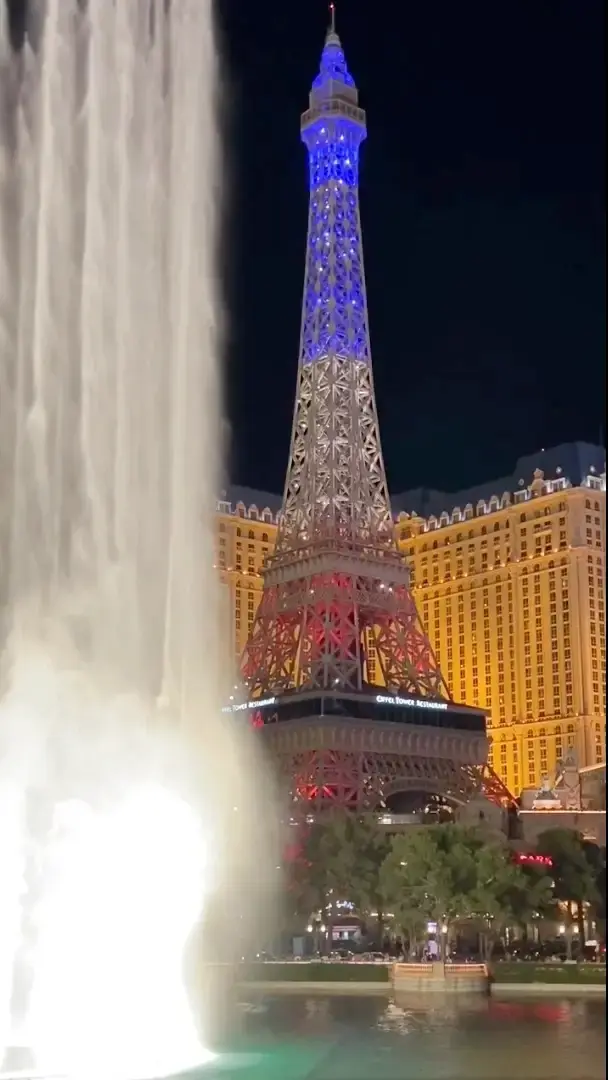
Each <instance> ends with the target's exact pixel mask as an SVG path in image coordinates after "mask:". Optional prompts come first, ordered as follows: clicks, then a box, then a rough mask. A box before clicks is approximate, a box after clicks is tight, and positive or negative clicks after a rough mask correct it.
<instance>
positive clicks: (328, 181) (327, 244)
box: [300, 30, 371, 364]
mask: <svg viewBox="0 0 608 1080" xmlns="http://www.w3.org/2000/svg"><path fill="white" fill-rule="evenodd" d="M358 98H359V95H358V92H357V89H356V87H355V83H354V80H353V78H352V75H350V73H349V71H348V68H347V65H346V59H345V57H344V52H343V50H342V46H341V44H340V39H339V38H338V36H337V34H336V33H335V31H333V30H332V31H330V32H329V34H328V35H327V39H326V42H325V48H324V49H323V53H322V56H321V69H320V71H319V74H318V75H317V77H316V79H315V80H314V83H313V86H312V90H311V93H310V107H309V109H308V110H307V112H305V113H304V115H303V117H302V125H301V129H302V141H303V142H304V143H305V145H306V147H307V149H308V158H309V179H310V210H309V219H308V245H307V253H306V277H305V285H304V304H303V320H302V335H301V346H300V363H301V364H310V363H314V362H315V361H316V360H319V359H321V358H323V357H325V356H328V355H331V354H332V353H335V354H336V355H338V356H342V357H344V359H345V360H348V359H349V358H352V359H356V360H359V361H362V362H364V363H366V364H369V363H370V360H371V356H370V346H369V329H368V319H367V302H366V296H365V275H364V271H363V247H362V242H361V222H360V217H359V187H358V185H359V152H360V148H361V143H362V142H363V140H364V139H365V136H366V134H367V132H366V127H365V113H364V111H363V109H360V108H359V106H358Z"/></svg>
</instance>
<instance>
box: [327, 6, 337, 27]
mask: <svg viewBox="0 0 608 1080" xmlns="http://www.w3.org/2000/svg"><path fill="white" fill-rule="evenodd" d="M329 32H330V34H335V32H336V5H335V4H330V5H329Z"/></svg>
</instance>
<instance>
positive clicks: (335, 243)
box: [243, 17, 487, 807]
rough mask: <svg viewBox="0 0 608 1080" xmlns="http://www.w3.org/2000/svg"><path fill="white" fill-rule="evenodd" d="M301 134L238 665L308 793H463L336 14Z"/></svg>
mask: <svg viewBox="0 0 608 1080" xmlns="http://www.w3.org/2000/svg"><path fill="white" fill-rule="evenodd" d="M301 132H302V140H303V142H304V144H305V146H306V148H307V151H308V166H309V183H310V204H309V215H308V236H307V243H306V267H305V279H304V297H303V309H302V325H301V334H300V351H299V358H298V375H297V391H296V402H295V410H294V419H293V428H292V436H291V448H290V455H289V463H288V468H287V477H286V482H285V492H284V497H283V507H282V514H281V519H280V524H279V530H278V537H277V544H276V549H275V552H274V555H273V557H272V558H271V559H269V560H268V563H267V566H266V569H265V571H264V592H263V597H262V600H261V603H260V606H259V608H258V612H257V616H256V620H255V623H254V626H253V628H252V632H251V636H250V640H249V642H248V645H247V648H246V650H245V655H244V658H243V676H244V679H245V681H246V683H247V685H248V687H249V692H250V696H251V697H252V698H256V699H260V700H261V699H268V698H269V697H275V698H276V699H277V701H278V702H279V704H278V705H277V708H276V709H270V711H269V710H268V709H266V710H260V711H259V713H258V714H257V722H258V723H259V724H260V725H261V726H263V728H264V735H265V737H266V738H268V739H269V740H270V742H271V743H272V748H273V751H274V753H275V755H277V756H278V757H279V759H280V761H281V763H282V765H283V767H284V769H285V771H286V772H287V773H289V774H290V775H291V777H292V782H293V785H294V788H295V789H296V790H297V792H299V793H300V794H304V795H306V797H307V798H308V799H311V800H313V801H314V802H316V803H322V804H323V805H327V804H330V803H332V802H338V803H339V804H342V805H349V806H355V807H364V806H373V805H375V804H379V805H382V804H383V801H384V799H385V797H386V796H387V794H388V792H389V789H392V788H394V785H395V784H397V786H398V787H399V788H400V789H402V788H404V787H405V788H408V787H412V786H414V787H416V789H418V788H420V787H422V790H426V791H428V792H430V791H442V792H446V791H452V790H453V791H454V792H458V794H459V797H460V798H463V797H468V795H469V794H471V793H472V792H473V791H474V790H477V788H478V787H479V786H480V784H481V773H482V767H483V764H484V762H485V760H486V754H487V742H486V738H485V724H484V716H483V713H480V712H479V711H476V710H471V709H467V708H466V707H462V706H455V705H454V704H453V703H452V702H451V701H450V699H449V693H448V690H447V686H446V684H445V682H444V680H443V678H442V675H441V672H440V670H439V667H438V664H437V660H436V658H435V656H434V654H433V651H432V649H431V646H430V643H429V640H428V637H427V636H426V634H425V632H424V630H423V628H422V625H421V622H420V619H419V617H418V613H417V611H416V606H415V604H414V601H413V599H412V595H411V592H410V588H409V574H408V568H407V565H406V563H405V561H404V559H403V558H402V556H401V554H400V553H399V551H398V549H397V545H396V540H395V533H394V526H393V519H392V514H391V508H390V501H389V496H388V490H387V484H386V475H385V471H384V462H383V458H382V450H381V445H380V434H379V427H378V415H377V410H376V401H375V395H374V383H373V376H372V364H371V348H370V337H369V319H368V311H367V299H366V290H365V274H364V268H363V244H362V237H361V221H360V213H359V187H358V184H359V161H360V149H361V144H362V142H363V140H364V139H365V136H366V121H365V113H364V111H363V110H362V109H361V108H360V107H359V95H358V92H357V88H356V86H355V83H354V81H353V78H352V76H351V74H350V72H349V70H348V67H347V64H346V59H345V56H344V52H343V50H342V46H341V43H340V39H339V37H338V35H337V34H336V32H335V26H334V24H333V17H332V26H331V27H330V30H329V32H328V34H327V37H326V39H325V47H324V49H323V52H322V56H321V64H320V71H319V74H318V75H317V77H316V79H315V80H314V82H313V85H312V89H311V93H310V100H309V108H308V109H307V111H306V112H305V113H304V114H303V116H302V122H301ZM395 698H401V699H404V700H403V703H402V704H397V703H396V702H395V700H394V699H395ZM381 699H384V700H381ZM431 717H433V721H432V722H429V723H428V724H427V719H429V721H430V718H431ZM439 718H441V725H440V723H439ZM398 719H399V720H400V721H401V722H398ZM273 721H277V722H276V723H273Z"/></svg>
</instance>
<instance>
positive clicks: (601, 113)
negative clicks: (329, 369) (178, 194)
mask: <svg viewBox="0 0 608 1080" xmlns="http://www.w3.org/2000/svg"><path fill="white" fill-rule="evenodd" d="M218 7H219V9H220V11H221V15H222V20H221V24H222V33H223V48H224V54H225V69H226V88H225V95H226V100H227V102H228V109H229V112H230V121H229V124H228V126H227V135H228V153H229V160H230V171H231V176H230V179H229V215H228V217H229V223H228V227H227V231H226V236H225V252H226V260H227V265H228V268H229V270H228V276H229V327H230V340H229V412H230V420H231V424H232V454H231V473H232V478H233V480H234V481H238V482H240V483H244V484H250V485H252V486H255V487H259V488H262V489H266V490H272V491H280V490H282V486H283V479H284V471H285V467H286V463H287V454H288V446H289V435H290V428H291V415H292V407H293V396H294V391H295V381H296V364H297V354H298V335H299V328H300V304H301V298H302V282H303V270H304V263H303V260H304V250H305V240H306V217H307V197H308V192H307V173H306V152H305V149H304V147H303V145H302V144H301V143H300V141H299V116H300V112H301V111H302V110H303V109H304V108H306V105H307V95H308V91H309V88H310V83H311V81H312V79H313V77H314V75H315V74H316V72H317V69H318V62H319V56H320V52H321V48H322V45H323V38H324V32H325V28H326V11H327V5H326V4H325V3H324V2H323V0H283V3H276V2H275V3H261V2H254V0H220V3H219V5H218ZM337 29H338V32H339V34H340V36H341V38H342V44H343V46H344V49H345V52H346V57H347V60H348V63H349V67H350V70H351V73H352V74H353V75H354V78H355V80H356V82H357V85H358V88H359V91H360V100H361V104H362V106H363V107H364V108H365V109H366V110H367V120H368V139H367V141H366V142H365V143H364V145H363V164H362V180H361V184H362V187H361V201H362V221H363V234H364V247H365V259H366V274H367V283H368V301H369V308H370V323H371V339H372V353H373V360H374V372H375V382H376V392H377V398H378V409H379V414H380V425H381V432H382V441H383V448H384V456H385V460H386V465H387V470H388V473H389V483H390V486H391V488H392V490H393V491H397V490H403V489H407V488H410V487H415V486H418V485H425V486H433V487H437V488H440V489H444V490H455V489H458V488H459V487H464V486H468V485H470V484H474V483H477V482H481V481H483V480H485V479H491V478H493V477H494V476H500V475H504V474H506V473H510V472H511V471H512V469H513V467H514V465H515V460H516V459H517V457H518V456H520V455H521V454H524V453H530V452H533V451H534V450H537V449H539V448H540V447H541V446H550V445H555V444H557V443H559V442H564V441H572V440H576V439H585V440H588V441H590V442H597V441H598V439H599V437H600V429H601V427H602V425H603V418H604V405H603V388H604V370H605V368H604V364H605V360H604V357H605V351H604V346H605V341H604V337H605V307H604V279H605V269H604V259H605V199H604V182H605V168H604V152H605V145H604V123H605V119H604V117H605V110H604V75H603V65H604V53H603V38H604V6H603V4H602V2H601V0H510V2H509V3H505V2H503V3H488V2H487V0H484V2H481V0H465V2H464V3H454V0H425V2H423V3H420V2H418V3H404V2H403V0H401V2H397V0H392V2H386V3H385V4H384V5H383V4H380V3H372V2H371V0H338V3H337Z"/></svg>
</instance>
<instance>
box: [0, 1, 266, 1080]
mask: <svg viewBox="0 0 608 1080" xmlns="http://www.w3.org/2000/svg"><path fill="white" fill-rule="evenodd" d="M0 12H3V15H2V18H4V8H3V6H0ZM33 16H36V25H37V27H38V36H36V37H34V35H33V33H32V36H31V38H29V39H28V38H26V41H25V42H24V44H23V46H22V48H21V49H20V50H19V51H18V52H17V53H14V52H13V51H12V49H11V46H10V44H9V28H8V25H7V23H6V20H5V21H4V22H0V70H1V75H0V79H1V83H0V87H1V95H2V98H1V108H2V113H1V118H0V123H1V125H2V127H1V139H0V245H1V250H0V605H1V619H2V622H1V627H0V631H1V634H2V637H1V639H0V647H1V648H2V656H1V666H0V803H1V811H2V821H3V827H2V832H1V838H0V859H1V860H2V866H3V871H4V868H6V887H5V884H4V881H3V890H2V902H1V903H2V911H1V913H0V1069H1V1067H2V1065H1V1061H2V1050H3V1047H4V1048H6V1047H8V1046H9V1045H10V1044H11V1043H14V1042H15V1041H16V1040H17V1041H19V1042H21V1043H27V1044H28V1046H29V1047H30V1048H31V1050H32V1054H33V1058H34V1060H33V1063H32V1064H33V1066H35V1068H36V1069H38V1070H40V1069H42V1070H45V1071H46V1072H48V1073H50V1072H55V1071H62V1072H70V1073H71V1074H72V1075H74V1076H77V1077H78V1080H85V1077H87V1076H92V1077H95V1078H96V1077H99V1078H100V1080H113V1078H114V1077H117V1078H119V1080H123V1078H128V1077H133V1078H135V1077H137V1078H138V1080H141V1078H143V1077H144V1076H153V1075H154V1076H155V1075H167V1074H168V1073H169V1072H171V1071H177V1070H178V1069H179V1068H184V1067H186V1066H188V1065H189V1064H191V1063H192V1064H194V1062H195V1061H196V1060H197V1059H204V1057H205V1051H204V1050H203V1049H202V1047H201V1045H200V1040H201V1034H200V1029H201V1017H200V1013H197V1015H196V1016H194V1015H193V1014H192V1010H191V1006H190V1004H189V1002H188V998H187V994H186V991H185V988H184V977H183V974H182V971H181V964H182V960H183V955H182V954H183V951H184V948H185V945H186V940H187V939H188V938H189V936H190V937H191V936H192V932H193V930H194V927H195V925H196V924H197V920H198V921H199V922H200V921H201V919H202V920H203V923H204V917H205V911H206V910H207V908H208V907H209V906H211V907H213V909H214V912H215V913H217V909H218V907H219V904H218V897H221V900H222V904H221V907H222V910H223V911H224V912H225V916H224V919H225V921H224V922H223V923H222V927H223V930H224V931H226V933H227V934H229V935H230V937H231V939H232V940H233V941H238V944H239V946H240V945H241V941H242V939H241V936H240V933H239V934H236V933H235V928H234V922H230V921H229V920H230V919H236V920H238V924H239V931H240V927H241V926H243V925H244V924H245V922H247V917H248V916H249V912H250V911H251V910H255V895H256V893H255V887H254V884H253V883H254V882H261V881H266V879H265V867H266V863H268V865H269V866H270V865H272V863H273V862H275V861H276V860H275V859H274V858H273V857H272V848H273V845H272V843H271V842H270V840H269V841H268V842H267V843H266V842H265V841H264V839H263V838H264V835H265V833H266V834H267V835H270V833H269V832H268V830H266V829H265V824H267V820H269V819H266V818H265V817H264V814H265V807H266V806H267V805H268V801H267V800H263V799H261V798H260V795H259V791H260V789H261V787H263V786H264V785H263V784H261V781H260V775H261V774H260V766H259V763H256V760H255V747H254V745H253V744H252V743H251V741H250V738H249V735H248V733H247V732H244V731H242V730H241V731H239V732H238V733H237V731H236V730H235V729H233V728H232V726H231V721H229V720H227V719H226V717H225V716H222V713H221V705H222V702H223V700H224V699H225V696H226V694H227V691H228V687H229V685H230V674H229V672H230V668H231V666H232V659H233V658H232V657H229V656H227V655H226V654H225V651H224V647H223V640H224V639H223V637H222V635H221V633H220V627H221V611H222V598H221V595H220V585H219V582H218V579H217V575H216V573H215V571H214V568H213V563H214V560H215V542H214V529H213V513H214V507H215V496H216V492H217V490H218V487H219V478H220V469H221V430H222V428H221V362H220V357H221V351H222V338H221V318H220V317H219V315H218V312H219V311H220V310H221V305H220V299H221V298H220V288H219V285H218V280H217V278H218V274H217V265H218V259H217V245H218V222H219V217H220V212H221V184H220V177H221V172H222V168H221V165H222V163H221V159H220V146H219V138H218V112H217V108H218V100H217V99H218V85H219V83H218V79H219V73H218V65H217V51H216V46H215V39H214V33H213V18H212V2H211V0H171V3H170V4H167V3H166V2H165V0H130V2H129V3H119V2H110V0H88V2H87V3H86V4H82V3H81V2H79V0H46V2H45V3H44V4H40V3H38V4H35V5H34V9H33V11H32V17H33ZM32 41H34V44H32V43H31V42H32ZM265 851H267V853H268V859H267V860H266V859H265V857H264V852H265ZM254 852H255V863H254ZM243 889H250V898H249V902H248V904H247V906H246V909H245V910H244V911H243V910H239V909H236V910H235V908H234V906H233V904H232V903H231V901H232V900H233V898H234V897H235V896H239V895H240V896H242V895H243ZM161 900H162V902H160V901H161ZM243 916H246V918H243ZM216 929H217V928H216ZM198 937H199V939H200V940H202V941H203V945H204V941H205V937H204V933H202V935H201V934H199V935H198ZM127 1002H130V1006H129V1008H128V1009H127ZM125 1011H128V1016H125ZM202 1026H203V1027H204V1023H203V1024H202ZM93 1066H94V1067H93Z"/></svg>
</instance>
